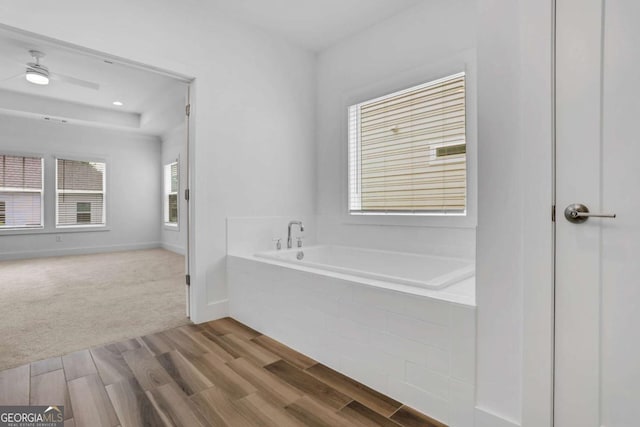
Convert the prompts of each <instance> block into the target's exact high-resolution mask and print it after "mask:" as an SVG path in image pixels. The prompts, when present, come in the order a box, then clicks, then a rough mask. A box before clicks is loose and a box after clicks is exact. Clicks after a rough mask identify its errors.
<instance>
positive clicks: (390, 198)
mask: <svg viewBox="0 0 640 427" xmlns="http://www.w3.org/2000/svg"><path fill="white" fill-rule="evenodd" d="M356 107H357V109H358V110H359V111H358V115H357V116H356V117H353V114H352V117H351V120H350V126H354V123H355V126H356V129H357V133H358V138H357V144H353V143H352V144H351V145H352V147H353V146H354V145H359V148H352V149H354V150H355V151H357V152H358V154H359V157H358V158H357V161H358V162H359V165H358V167H359V171H357V170H356V171H354V172H353V173H354V174H355V176H356V185H358V184H359V197H360V206H359V208H358V207H357V206H353V205H352V210H360V211H363V212H367V211H368V212H396V213H397V212H409V213H416V212H418V213H419V212H438V213H447V212H463V211H464V210H465V208H466V145H465V144H466V135H465V76H464V73H460V74H456V75H454V76H450V77H447V78H444V79H440V80H437V81H434V82H430V83H427V84H424V85H421V86H418V87H415V88H411V89H408V90H405V91H402V92H398V93H394V94H391V95H388V96H385V97H382V98H378V99H375V100H372V101H368V102H364V103H361V104H359V105H357V106H356ZM358 181H359V182H358ZM354 208H355V209H354Z"/></svg>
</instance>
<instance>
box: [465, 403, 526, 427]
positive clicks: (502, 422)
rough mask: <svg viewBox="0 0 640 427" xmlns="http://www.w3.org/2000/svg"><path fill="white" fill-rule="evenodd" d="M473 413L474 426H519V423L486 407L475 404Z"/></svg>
mask: <svg viewBox="0 0 640 427" xmlns="http://www.w3.org/2000/svg"><path fill="white" fill-rule="evenodd" d="M475 413H476V415H475V418H476V423H475V427H520V424H519V423H516V422H515V421H511V420H508V419H506V418H502V417H501V416H499V415H496V414H494V413H492V412H490V411H487V410H486V409H482V408H478V407H477V406H476V411H475Z"/></svg>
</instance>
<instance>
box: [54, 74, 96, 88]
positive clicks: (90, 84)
mask: <svg viewBox="0 0 640 427" xmlns="http://www.w3.org/2000/svg"><path fill="white" fill-rule="evenodd" d="M49 77H51V78H52V79H55V80H60V81H63V82H65V83H69V84H72V85H76V86H81V87H84V88H87V89H93V90H99V89H100V85H99V84H98V83H93V82H89V81H87V80H82V79H77V78H75V77H71V76H66V75H64V74H60V73H50V74H49Z"/></svg>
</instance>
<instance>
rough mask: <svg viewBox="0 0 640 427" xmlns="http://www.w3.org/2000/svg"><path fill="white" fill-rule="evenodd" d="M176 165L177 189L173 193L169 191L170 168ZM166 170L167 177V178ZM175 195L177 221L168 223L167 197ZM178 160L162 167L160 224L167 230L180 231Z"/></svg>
mask: <svg viewBox="0 0 640 427" xmlns="http://www.w3.org/2000/svg"><path fill="white" fill-rule="evenodd" d="M173 164H175V165H176V175H177V179H178V188H177V190H176V191H175V192H172V191H171V166H172V165H173ZM167 170H169V175H168V176H167ZM171 194H175V195H176V209H177V216H178V220H177V221H176V222H168V219H169V196H170V195H171ZM180 217H181V215H180V159H179V158H177V159H174V160H171V161H169V163H164V164H163V166H162V224H163V226H164V227H165V229H167V230H176V231H177V230H179V229H180Z"/></svg>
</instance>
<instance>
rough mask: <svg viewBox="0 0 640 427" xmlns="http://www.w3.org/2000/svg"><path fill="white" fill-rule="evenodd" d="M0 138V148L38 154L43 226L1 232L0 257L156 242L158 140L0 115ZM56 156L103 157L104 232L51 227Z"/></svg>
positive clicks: (152, 244) (117, 247) (53, 210)
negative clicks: (42, 179)
mask: <svg viewBox="0 0 640 427" xmlns="http://www.w3.org/2000/svg"><path fill="white" fill-rule="evenodd" d="M0 141H2V142H1V144H0V152H5V153H6V152H9V153H25V154H34V155H39V156H42V157H43V158H44V161H45V169H44V176H45V187H44V221H45V228H44V230H42V231H38V232H37V233H29V234H25V233H24V232H18V231H3V232H1V233H2V234H1V235H0V259H7V258H23V257H34V256H50V255H64V254H75V253H88V252H100V251H110V250H126V249H141V248H148V247H157V246H159V244H160V232H159V230H160V217H159V215H158V210H159V207H160V140H159V139H158V138H155V137H148V136H142V135H135V134H131V133H124V132H117V131H108V130H104V129H97V128H89V127H83V126H75V125H63V124H57V123H51V122H47V121H45V120H42V119H40V120H35V119H28V118H19V117H11V116H3V115H0ZM56 156H72V157H74V158H75V157H78V158H82V157H83V156H89V158H90V159H104V160H105V161H106V163H107V189H106V191H107V193H106V203H107V205H106V210H107V226H106V229H105V230H101V231H90V232H77V231H73V232H71V231H72V230H56V229H55V157H56ZM57 239H59V240H60V241H57Z"/></svg>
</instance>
